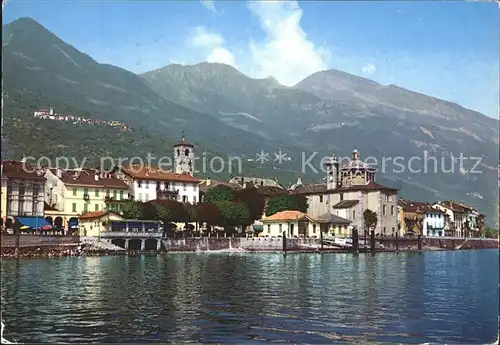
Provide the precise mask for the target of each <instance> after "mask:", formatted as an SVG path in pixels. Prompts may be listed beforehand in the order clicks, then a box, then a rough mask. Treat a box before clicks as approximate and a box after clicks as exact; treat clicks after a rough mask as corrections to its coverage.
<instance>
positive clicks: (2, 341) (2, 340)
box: [0, 320, 17, 344]
mask: <svg viewBox="0 0 500 345" xmlns="http://www.w3.org/2000/svg"><path fill="white" fill-rule="evenodd" d="M0 325H1V328H0V338H1V343H2V344H17V343H16V342H15V341H10V340H7V339H5V338H4V337H3V332H4V328H5V325H4V323H3V320H2V321H0Z"/></svg>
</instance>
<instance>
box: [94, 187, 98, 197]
mask: <svg viewBox="0 0 500 345" xmlns="http://www.w3.org/2000/svg"><path fill="white" fill-rule="evenodd" d="M94 195H95V196H96V197H97V198H98V197H99V188H96V189H95V194H94Z"/></svg>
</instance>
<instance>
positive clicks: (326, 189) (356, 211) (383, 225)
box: [290, 149, 398, 235]
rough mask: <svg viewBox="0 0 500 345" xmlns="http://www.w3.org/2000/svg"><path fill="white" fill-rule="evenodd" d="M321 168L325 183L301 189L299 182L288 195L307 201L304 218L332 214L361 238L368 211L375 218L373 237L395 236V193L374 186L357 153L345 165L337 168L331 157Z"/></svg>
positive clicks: (370, 172) (371, 174) (371, 172)
mask: <svg viewBox="0 0 500 345" xmlns="http://www.w3.org/2000/svg"><path fill="white" fill-rule="evenodd" d="M325 165H326V183H320V184H310V185H304V184H302V181H301V180H300V178H299V180H298V181H297V183H295V184H294V185H293V186H292V187H291V188H290V190H291V193H293V194H301V195H305V196H306V197H307V200H308V204H309V206H308V211H307V214H309V215H310V216H311V217H313V218H317V217H321V216H323V215H325V214H333V215H336V216H339V217H342V218H345V219H348V220H350V221H351V222H352V225H353V226H356V227H357V228H358V230H359V232H360V234H361V233H363V230H364V229H365V227H364V217H363V214H364V211H365V210H368V209H369V210H371V211H373V212H375V213H376V214H377V219H378V221H377V225H376V228H375V233H376V234H383V235H394V234H395V233H396V231H397V229H398V228H397V224H398V219H397V217H398V215H397V192H398V190H397V189H396V188H391V187H387V186H383V185H381V184H378V183H376V182H375V175H376V171H375V169H374V168H373V167H371V166H369V165H368V164H366V163H364V162H363V161H361V159H360V156H359V152H358V150H356V149H355V150H354V151H353V158H352V160H351V161H350V162H349V163H347V164H345V165H342V166H340V165H339V162H338V158H337V157H336V156H335V155H333V156H332V157H331V158H330V159H328V160H326V162H325Z"/></svg>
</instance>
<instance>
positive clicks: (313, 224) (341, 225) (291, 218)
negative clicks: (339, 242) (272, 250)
mask: <svg viewBox="0 0 500 345" xmlns="http://www.w3.org/2000/svg"><path fill="white" fill-rule="evenodd" d="M261 222H262V224H263V228H262V230H263V231H262V232H261V233H260V234H259V236H260V237H280V236H283V233H285V234H286V236H287V237H313V238H320V237H321V234H320V232H323V235H324V236H340V237H345V236H346V235H348V234H347V232H348V231H349V230H348V225H349V224H350V223H351V221H349V220H347V219H344V218H341V217H338V216H335V215H332V214H330V215H323V216H321V217H318V218H316V219H314V218H311V217H310V216H308V215H307V214H305V213H303V212H300V211H295V210H291V211H281V212H278V213H275V214H273V215H271V216H268V217H266V218H263V219H261Z"/></svg>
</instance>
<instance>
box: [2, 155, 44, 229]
mask: <svg viewBox="0 0 500 345" xmlns="http://www.w3.org/2000/svg"><path fill="white" fill-rule="evenodd" d="M2 184H3V186H2V195H3V196H2V222H3V221H5V223H4V225H5V228H6V229H13V226H14V223H15V221H16V220H18V221H21V220H22V218H23V219H24V218H26V220H27V221H28V220H29V217H34V218H35V219H39V218H41V219H43V211H44V210H43V196H44V187H45V178H44V176H43V171H42V170H41V169H38V168H37V167H34V166H32V165H30V164H28V163H27V162H26V161H25V160H22V161H4V162H3V178H2ZM3 203H5V204H3ZM3 210H5V211H3ZM4 212H5V213H4ZM4 217H5V218H4ZM21 217H22V218H21ZM38 223H40V222H38V221H37V222H36V224H38ZM40 224H41V223H40Z"/></svg>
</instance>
